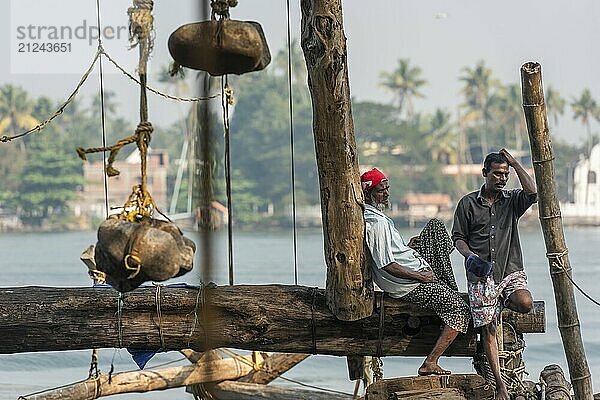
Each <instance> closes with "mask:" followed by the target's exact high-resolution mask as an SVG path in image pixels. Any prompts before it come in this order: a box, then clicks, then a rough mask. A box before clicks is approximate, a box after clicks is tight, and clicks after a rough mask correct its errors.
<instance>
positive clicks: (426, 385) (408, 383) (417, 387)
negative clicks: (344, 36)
mask: <svg viewBox="0 0 600 400" xmlns="http://www.w3.org/2000/svg"><path fill="white" fill-rule="evenodd" d="M449 389H455V390H449ZM428 396H430V397H428ZM436 396H437V397H436ZM367 398H368V399H369V400H389V399H428V398H440V399H468V400H488V399H489V400H491V399H493V398H494V388H492V387H491V386H490V385H488V384H487V383H486V382H485V380H484V379H483V378H482V377H481V376H479V375H476V374H452V375H447V376H406V377H402V378H391V379H382V380H380V381H377V382H375V383H373V384H371V385H369V387H368V388H367Z"/></svg>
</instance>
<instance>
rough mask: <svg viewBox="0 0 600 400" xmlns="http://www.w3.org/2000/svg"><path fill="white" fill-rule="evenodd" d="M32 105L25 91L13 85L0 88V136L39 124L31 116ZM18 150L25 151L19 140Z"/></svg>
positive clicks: (15, 133) (13, 133) (14, 133)
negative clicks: (8, 131)
mask: <svg viewBox="0 0 600 400" xmlns="http://www.w3.org/2000/svg"><path fill="white" fill-rule="evenodd" d="M33 106H34V103H33V101H31V99H29V95H28V94H27V92H26V91H25V90H23V89H22V88H20V87H17V86H13V85H5V86H3V87H1V88H0V134H2V133H4V132H6V131H7V130H9V129H10V133H11V134H12V135H17V134H19V133H20V132H19V131H20V130H27V129H31V128H33V127H34V126H36V125H37V124H38V123H39V122H38V120H37V119H35V118H34V117H33V116H32V113H33ZM19 149H20V150H21V151H25V145H24V143H23V141H22V140H21V141H20V142H19Z"/></svg>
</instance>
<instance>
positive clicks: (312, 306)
mask: <svg viewBox="0 0 600 400" xmlns="http://www.w3.org/2000/svg"><path fill="white" fill-rule="evenodd" d="M318 290H319V288H318V287H314V288H313V290H312V302H311V303H310V315H311V321H312V325H311V333H312V354H317V324H316V322H315V308H316V307H315V303H316V298H317V291H318Z"/></svg>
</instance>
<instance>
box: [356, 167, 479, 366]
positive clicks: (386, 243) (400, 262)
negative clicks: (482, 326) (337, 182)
mask: <svg viewBox="0 0 600 400" xmlns="http://www.w3.org/2000/svg"><path fill="white" fill-rule="evenodd" d="M360 180H361V185H362V189H363V193H364V196H365V210H364V217H365V240H366V243H367V247H368V249H369V256H370V257H368V258H367V260H368V262H369V265H370V267H371V270H372V271H373V279H374V281H375V283H376V284H377V286H379V288H381V289H382V290H383V291H384V292H386V293H387V294H388V295H389V296H390V297H394V298H401V299H402V300H405V301H408V302H411V303H414V304H416V305H419V306H421V307H423V308H427V309H430V310H433V311H434V312H435V313H436V314H437V315H438V316H439V317H440V319H441V320H442V321H443V322H444V327H443V329H442V331H441V333H440V336H439V337H438V339H437V341H436V343H435V345H434V347H433V349H432V350H431V352H430V353H429V355H428V356H427V358H426V359H425V361H424V362H423V364H422V365H421V366H420V367H419V369H418V373H419V375H446V374H449V373H450V371H448V370H445V369H443V368H441V367H440V366H439V364H438V361H439V358H440V357H441V355H442V354H443V353H444V351H445V350H446V349H447V348H448V346H449V345H450V344H451V343H452V341H453V340H454V339H455V338H456V336H457V335H458V333H459V332H462V333H465V332H466V331H467V328H468V326H469V321H470V319H471V317H470V314H469V306H468V305H467V304H466V303H465V302H464V300H463V299H462V298H461V297H460V296H459V294H458V292H457V291H456V289H457V287H456V282H455V280H454V275H453V274H452V268H451V265H449V258H448V255H449V254H450V251H452V250H453V246H452V242H451V240H450V237H449V236H448V233H447V232H446V229H445V227H444V225H443V223H442V222H441V221H439V220H432V221H430V223H428V225H427V226H426V228H425V229H424V232H422V236H421V237H425V238H427V237H433V236H436V240H433V241H432V242H434V243H436V244H438V247H439V245H440V244H441V245H442V247H444V249H436V250H441V251H433V252H431V251H430V249H428V250H427V251H428V252H430V253H429V254H438V255H443V256H445V257H446V258H448V265H449V271H448V268H446V269H444V268H437V265H438V263H437V262H434V261H432V262H431V263H430V262H428V261H427V260H426V259H425V257H423V256H422V255H421V254H420V253H419V252H418V251H417V250H416V249H415V247H419V248H422V247H423V246H422V245H423V243H420V245H416V241H415V240H414V239H415V238H413V239H411V241H410V242H409V243H408V244H407V243H406V242H405V241H404V239H403V238H402V236H401V235H400V233H399V232H398V230H397V229H396V228H395V227H394V222H393V221H392V220H391V219H390V218H388V217H387V216H386V215H385V214H384V213H383V211H384V210H385V209H386V208H387V207H388V205H389V200H388V199H389V195H390V192H389V189H390V184H389V181H388V179H387V177H386V176H385V175H384V174H383V173H382V172H381V171H380V170H378V169H377V168H373V169H372V170H370V171H367V172H365V173H364V174H362V175H361V178H360ZM424 233H427V234H425V235H423V234H424ZM432 233H433V235H431V234H432ZM443 236H445V239H446V240H444V237H443ZM438 237H439V238H440V240H437V238H438ZM429 259H430V260H435V257H433V258H429Z"/></svg>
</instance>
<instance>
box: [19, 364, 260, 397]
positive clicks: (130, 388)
mask: <svg viewBox="0 0 600 400" xmlns="http://www.w3.org/2000/svg"><path fill="white" fill-rule="evenodd" d="M250 371H252V357H250V356H244V357H243V360H240V359H234V358H226V359H222V360H215V361H209V362H206V363H198V364H194V365H190V366H185V367H173V368H163V369H160V370H154V371H153V370H145V371H129V372H121V373H117V374H112V376H111V377H110V379H109V375H107V374H103V375H100V376H98V378H94V379H88V380H85V381H82V382H78V383H75V384H73V385H69V386H64V387H61V388H59V389H54V390H50V391H47V392H42V393H38V394H35V395H31V396H26V397H25V396H21V397H20V398H23V399H26V400H93V399H96V398H98V397H104V396H111V395H114V394H119V393H134V392H135V393H143V392H150V391H153V390H165V389H172V388H177V387H182V386H186V385H191V384H197V383H201V382H218V381H224V380H228V379H238V378H240V377H242V376H244V375H246V374H248V372H250Z"/></svg>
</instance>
